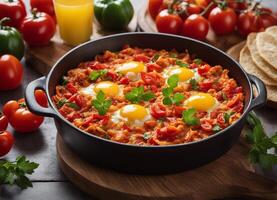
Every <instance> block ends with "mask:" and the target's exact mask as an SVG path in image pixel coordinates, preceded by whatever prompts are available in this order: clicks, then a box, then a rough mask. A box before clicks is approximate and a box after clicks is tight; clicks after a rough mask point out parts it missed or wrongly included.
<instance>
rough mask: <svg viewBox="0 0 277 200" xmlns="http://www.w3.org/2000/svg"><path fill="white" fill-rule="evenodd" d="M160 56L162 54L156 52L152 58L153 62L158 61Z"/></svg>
mask: <svg viewBox="0 0 277 200" xmlns="http://www.w3.org/2000/svg"><path fill="white" fill-rule="evenodd" d="M159 57H160V54H158V53H156V54H155V55H154V56H153V58H152V59H151V62H156V61H157V60H158V59H159Z"/></svg>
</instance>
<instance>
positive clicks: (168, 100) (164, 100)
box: [163, 97, 173, 105]
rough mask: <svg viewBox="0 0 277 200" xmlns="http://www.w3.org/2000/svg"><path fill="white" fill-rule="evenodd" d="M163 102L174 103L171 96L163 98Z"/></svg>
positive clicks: (166, 103)
mask: <svg viewBox="0 0 277 200" xmlns="http://www.w3.org/2000/svg"><path fill="white" fill-rule="evenodd" d="M163 104H164V105H172V104H173V102H172V100H171V98H170V97H164V99H163Z"/></svg>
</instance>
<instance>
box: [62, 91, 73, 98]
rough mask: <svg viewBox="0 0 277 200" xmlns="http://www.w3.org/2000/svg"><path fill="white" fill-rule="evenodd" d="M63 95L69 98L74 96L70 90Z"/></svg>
mask: <svg viewBox="0 0 277 200" xmlns="http://www.w3.org/2000/svg"><path fill="white" fill-rule="evenodd" d="M63 96H64V97H65V98H67V99H69V98H70V97H71V96H72V94H71V93H70V92H67V93H65V94H64V95H63Z"/></svg>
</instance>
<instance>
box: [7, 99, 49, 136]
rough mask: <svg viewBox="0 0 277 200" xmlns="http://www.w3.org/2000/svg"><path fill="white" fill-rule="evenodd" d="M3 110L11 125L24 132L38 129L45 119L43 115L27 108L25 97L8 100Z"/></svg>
mask: <svg viewBox="0 0 277 200" xmlns="http://www.w3.org/2000/svg"><path fill="white" fill-rule="evenodd" d="M3 112H4V114H5V115H6V116H7V117H8V119H9V122H10V124H11V126H12V127H13V128H14V129H15V130H16V131H18V132H22V133H26V132H33V131H35V130H37V129H38V128H39V127H40V125H41V124H42V122H43V120H44V118H43V117H41V116H37V115H35V114H33V113H31V112H30V111H29V110H28V109H27V107H26V104H25V101H24V99H21V100H19V101H14V100H12V101H9V102H7V103H6V104H5V105H4V107H3Z"/></svg>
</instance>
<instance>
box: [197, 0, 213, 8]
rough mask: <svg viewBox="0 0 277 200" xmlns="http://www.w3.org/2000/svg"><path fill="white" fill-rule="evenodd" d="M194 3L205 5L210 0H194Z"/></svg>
mask: <svg viewBox="0 0 277 200" xmlns="http://www.w3.org/2000/svg"><path fill="white" fill-rule="evenodd" d="M194 1H195V3H196V5H199V6H202V7H207V6H208V5H209V3H210V2H211V1H212V0H194Z"/></svg>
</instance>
